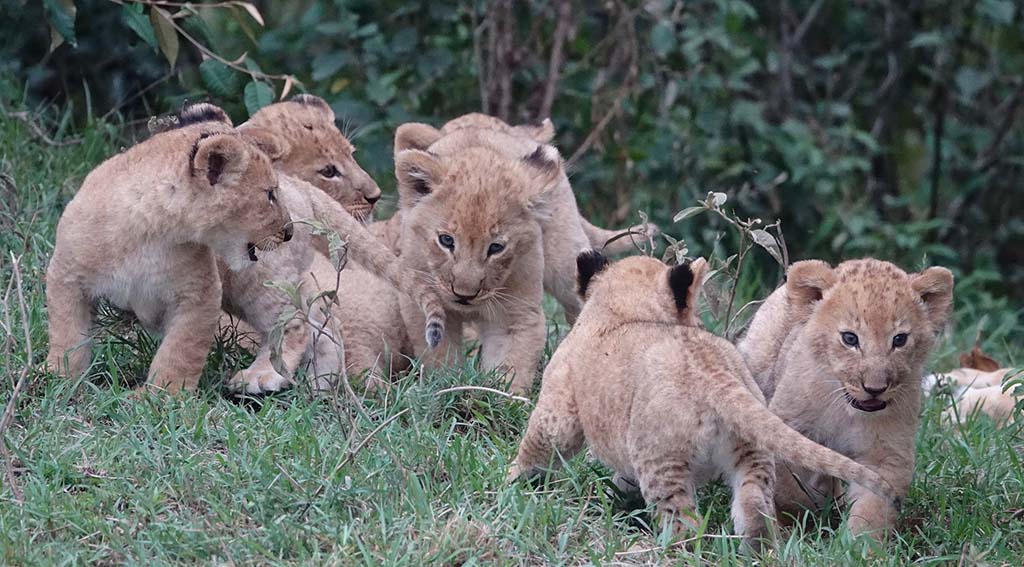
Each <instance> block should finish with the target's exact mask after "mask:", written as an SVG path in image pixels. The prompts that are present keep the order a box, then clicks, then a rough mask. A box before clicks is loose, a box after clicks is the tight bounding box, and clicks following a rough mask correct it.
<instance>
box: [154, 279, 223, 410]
mask: <svg viewBox="0 0 1024 567" xmlns="http://www.w3.org/2000/svg"><path fill="white" fill-rule="evenodd" d="M182 295H183V296H185V297H184V300H183V301H181V302H180V303H178V304H177V305H172V306H169V308H168V314H167V322H166V324H165V329H166V331H165V334H164V338H163V340H162V341H161V342H160V348H159V349H157V351H156V356H155V357H153V363H152V364H150V366H149V377H148V382H147V384H146V388H147V389H152V390H161V391H165V392H168V393H171V394H175V393H178V392H179V391H181V390H188V391H191V390H195V389H196V388H197V387H198V386H199V377H200V375H201V374H202V373H203V366H205V365H206V355H207V354H209V352H210V346H211V344H212V343H213V339H214V337H215V335H216V333H217V321H218V320H219V318H220V303H221V287H220V281H215V282H212V283H210V284H207V285H204V286H196V288H193V290H191V292H190V293H183V294H182Z"/></svg>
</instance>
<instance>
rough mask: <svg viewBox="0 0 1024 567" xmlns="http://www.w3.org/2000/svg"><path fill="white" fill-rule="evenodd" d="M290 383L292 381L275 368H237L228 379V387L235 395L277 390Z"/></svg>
mask: <svg viewBox="0 0 1024 567" xmlns="http://www.w3.org/2000/svg"><path fill="white" fill-rule="evenodd" d="M291 385H292V381H291V380H289V379H287V378H285V377H284V376H282V375H281V374H280V373H279V372H277V371H276V370H262V371H261V370H253V369H250V368H246V369H245V370H239V371H238V372H236V373H235V375H234V376H232V377H231V380H229V381H228V389H229V390H231V391H232V392H234V393H235V394H236V395H241V394H263V393H267V392H279V391H281V390H283V389H285V388H287V387H289V386H291Z"/></svg>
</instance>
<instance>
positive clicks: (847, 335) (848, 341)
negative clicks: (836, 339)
mask: <svg viewBox="0 0 1024 567" xmlns="http://www.w3.org/2000/svg"><path fill="white" fill-rule="evenodd" d="M839 336H840V337H841V338H842V339H843V344H844V345H846V346H848V347H855V346H857V345H859V344H860V338H858V337H857V334H856V333H851V332H850V331H843V332H842V333H839Z"/></svg>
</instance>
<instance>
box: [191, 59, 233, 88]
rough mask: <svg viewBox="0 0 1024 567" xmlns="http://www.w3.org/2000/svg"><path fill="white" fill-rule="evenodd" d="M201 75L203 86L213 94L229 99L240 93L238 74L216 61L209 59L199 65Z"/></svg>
mask: <svg viewBox="0 0 1024 567" xmlns="http://www.w3.org/2000/svg"><path fill="white" fill-rule="evenodd" d="M199 74H200V75H201V76H202V77H203V84H205V85H206V88H208V89H209V90H210V92H211V93H213V94H215V95H217V96H221V97H229V96H232V95H235V94H237V93H238V85H239V81H238V73H236V72H235V70H234V69H232V68H231V67H228V66H227V65H225V64H223V63H221V62H220V61H217V60H216V59H207V60H206V61H203V62H202V63H200V64H199Z"/></svg>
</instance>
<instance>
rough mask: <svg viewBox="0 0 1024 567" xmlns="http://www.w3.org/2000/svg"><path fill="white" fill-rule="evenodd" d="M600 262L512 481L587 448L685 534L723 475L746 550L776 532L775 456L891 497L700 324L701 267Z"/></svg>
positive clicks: (583, 264)
mask: <svg viewBox="0 0 1024 567" xmlns="http://www.w3.org/2000/svg"><path fill="white" fill-rule="evenodd" d="M595 257H596V255H589V258H587V257H586V256H581V259H580V269H579V271H580V277H581V278H586V277H587V276H588V274H592V273H594V272H595V271H596V275H594V276H593V278H592V279H591V280H590V281H589V283H587V284H584V281H583V279H581V288H582V287H584V285H585V286H586V295H585V298H586V302H585V303H584V306H583V311H582V312H581V314H580V317H579V319H578V320H577V321H576V324H575V325H574V326H573V328H572V331H571V332H570V333H569V335H568V336H567V337H566V338H565V340H564V341H563V342H562V344H561V345H560V346H559V347H558V350H557V351H556V352H555V354H554V355H553V356H552V358H551V362H550V363H549V364H548V367H547V369H546V370H545V372H544V379H543V381H542V385H541V393H540V398H539V399H538V401H537V406H536V408H535V409H534V411H533V413H532V415H531V416H530V421H529V425H528V428H527V431H526V434H525V436H524V437H523V440H522V442H521V443H520V445H519V452H518V455H517V457H516V460H515V462H514V464H513V466H512V467H511V470H510V473H509V479H510V480H511V479H515V478H518V477H521V476H531V475H533V474H536V473H538V472H539V471H541V470H542V469H543V468H544V467H547V466H548V465H556V466H557V464H558V459H559V458H561V459H568V458H571V457H572V456H573V454H575V453H577V452H578V451H579V450H580V449H581V448H582V446H583V444H584V442H586V443H587V444H588V445H589V447H590V449H591V451H592V452H593V453H594V454H595V455H596V456H597V457H598V458H599V459H600V460H601V461H602V462H604V463H605V464H607V465H608V466H609V467H611V468H612V469H613V470H614V471H615V473H616V483H617V484H619V485H620V487H622V486H627V485H629V484H632V485H634V486H639V488H640V492H641V494H642V495H643V497H644V499H645V500H646V501H647V502H649V503H652V504H656V505H657V512H658V514H659V516H660V517H661V519H662V521H663V522H671V526H672V528H673V529H675V530H679V529H681V528H684V527H690V528H692V527H694V524H695V518H694V515H695V514H696V501H695V490H696V488H697V487H698V486H700V485H702V484H704V483H705V482H706V481H708V480H711V479H714V478H716V477H718V476H719V475H720V474H724V475H725V478H726V482H727V483H728V484H729V485H730V486H731V487H732V489H733V504H732V516H733V521H734V524H735V529H736V531H737V532H738V533H739V534H741V535H743V537H744V540H745V542H746V543H747V544H754V543H755V542H756V541H757V540H758V539H761V538H764V537H766V536H767V535H768V534H769V529H770V520H771V519H772V518H774V513H775V510H774V506H773V504H772V492H773V485H774V476H775V475H774V467H773V458H774V457H775V456H782V457H784V458H786V459H789V460H794V461H798V462H801V463H804V464H806V465H807V466H810V467H813V468H815V469H818V470H825V471H829V472H830V473H832V474H837V475H839V476H842V477H844V478H848V479H852V480H856V481H858V482H863V483H866V484H867V485H869V486H871V487H872V488H873V489H874V490H877V491H878V493H879V494H882V495H886V496H887V497H891V495H892V492H891V489H890V488H889V487H888V486H887V485H886V484H885V482H884V481H883V480H882V479H881V478H880V477H879V476H878V475H877V474H875V473H874V472H873V471H871V470H869V469H867V468H865V467H863V466H861V465H858V464H856V463H854V462H852V461H851V460H850V459H847V458H845V457H843V456H842V455H839V454H837V453H834V452H832V451H830V450H828V449H826V448H824V447H822V446H820V445H818V444H816V443H814V442H812V441H810V440H808V439H807V438H805V437H803V436H801V435H799V434H798V433H797V432H796V431H794V430H792V429H790V428H789V427H787V426H786V425H785V424H784V423H782V421H781V420H779V419H778V418H777V417H776V416H774V415H773V414H772V413H771V412H769V411H768V409H767V408H766V407H765V406H764V399H763V397H762V396H761V394H760V392H759V391H758V389H757V385H756V384H755V383H754V381H753V378H752V377H751V375H750V372H749V371H748V370H747V368H746V365H745V364H744V362H743V358H742V357H741V356H740V354H739V352H737V351H736V349H735V348H734V347H733V346H732V345H731V344H729V343H728V342H727V341H725V340H724V339H721V338H719V337H716V336H714V335H712V334H711V333H708V332H706V331H704V330H702V329H701V328H700V327H699V321H698V318H697V315H696V313H697V310H696V309H695V308H694V307H695V305H696V302H697V297H698V295H699V292H700V282H701V280H702V277H703V275H704V274H705V272H706V269H707V264H706V263H705V262H704V260H703V259H699V260H697V261H694V262H693V263H692V264H690V265H688V266H685V265H684V266H677V267H675V268H668V267H666V266H665V265H664V264H662V263H661V262H658V261H657V260H654V259H652V258H647V257H631V258H626V259H624V260H621V261H619V262H617V263H615V264H613V265H611V266H610V267H607V268H604V269H603V271H600V268H594V267H591V268H589V269H588V268H587V265H588V264H590V265H591V266H593V265H594V264H593V260H594V258H595ZM633 479H635V482H634V481H633Z"/></svg>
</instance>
